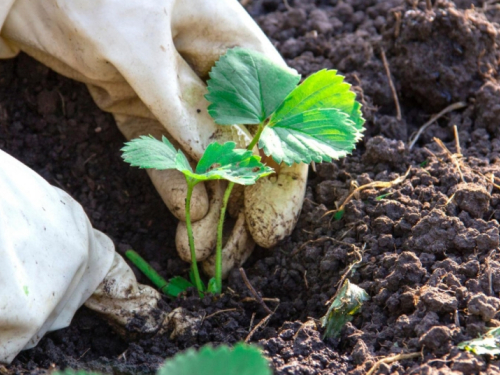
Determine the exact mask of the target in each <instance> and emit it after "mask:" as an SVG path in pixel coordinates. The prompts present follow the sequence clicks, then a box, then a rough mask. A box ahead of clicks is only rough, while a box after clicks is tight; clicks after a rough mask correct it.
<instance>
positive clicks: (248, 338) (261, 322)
mask: <svg viewBox="0 0 500 375" xmlns="http://www.w3.org/2000/svg"><path fill="white" fill-rule="evenodd" d="M273 314H274V313H273V312H271V313H270V314H269V315H267V316H266V317H265V318H264V319H262V320H261V321H260V322H259V323H258V324H257V325H256V326H255V327H254V328H253V329H252V330H251V331H250V333H249V334H248V336H247V337H246V338H245V342H249V341H250V339H251V338H252V336H253V335H254V333H255V332H256V331H257V330H258V329H259V328H260V327H262V326H263V325H264V324H266V323H267V322H268V321H269V319H271V316H273Z"/></svg>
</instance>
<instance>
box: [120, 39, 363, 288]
mask: <svg viewBox="0 0 500 375" xmlns="http://www.w3.org/2000/svg"><path fill="white" fill-rule="evenodd" d="M299 81H300V75H298V74H297V73H296V72H295V71H294V70H292V69H290V68H287V67H285V66H282V65H280V64H277V63H275V62H273V61H271V60H269V59H268V58H266V57H265V56H264V55H261V54H259V53H257V52H253V51H249V50H246V49H242V48H234V49H231V50H229V51H228V52H227V53H226V54H225V55H223V56H222V57H221V58H220V59H219V61H217V62H216V64H215V66H214V67H213V69H212V70H211V72H210V79H209V80H208V82H207V86H208V94H207V95H206V99H207V100H208V101H209V102H210V103H211V104H210V105H209V107H208V112H209V114H210V115H211V116H212V118H213V119H214V121H215V122H216V123H217V124H218V125H221V126H224V125H235V124H244V125H256V129H255V131H254V132H253V134H254V135H253V139H252V141H251V142H250V143H249V144H248V146H247V149H246V150H237V149H235V144H234V143H233V142H228V143H225V144H224V145H219V144H217V143H212V144H210V145H208V147H207V149H206V150H205V153H204V154H203V156H202V158H201V159H200V161H199V163H198V165H197V167H196V170H195V171H194V172H193V170H192V168H191V166H190V165H189V162H188V160H187V159H186V157H185V156H184V154H183V153H182V152H181V151H176V150H175V149H174V147H173V146H172V145H171V144H170V142H168V140H167V139H166V138H165V137H164V138H163V142H160V141H158V140H155V139H154V138H152V137H145V136H143V137H140V138H138V139H135V140H132V141H131V142H128V143H127V144H126V146H125V147H124V148H123V149H122V150H123V152H124V153H123V158H124V159H125V161H127V162H129V163H130V164H131V165H133V166H138V167H140V168H155V169H177V170H179V171H180V172H182V173H183V174H184V175H185V177H186V182H187V198H186V226H187V230H188V238H189V247H190V251H191V259H192V274H193V276H194V277H193V278H194V284H195V286H196V288H197V289H198V291H199V293H200V295H201V293H202V292H203V290H204V287H203V285H202V282H201V279H200V277H199V272H198V268H197V265H196V257H195V248H194V239H193V235H192V229H191V220H190V212H189V211H190V199H191V194H192V191H193V188H194V186H195V185H196V184H197V183H199V182H201V181H207V180H212V179H225V180H228V181H229V183H228V186H227V189H226V191H225V193H224V199H223V203H222V208H221V214H220V217H219V222H218V225H217V244H216V261H215V278H214V279H212V280H211V281H210V282H209V291H211V292H215V293H220V292H221V289H222V277H221V269H222V229H223V224H224V217H225V211H226V207H227V202H228V199H229V196H230V194H231V191H232V189H233V186H234V184H235V183H239V184H243V185H250V184H253V183H255V182H256V181H257V180H258V179H259V178H261V177H264V176H267V175H269V174H271V173H273V172H274V171H273V170H272V169H271V168H269V167H267V166H264V165H263V164H262V163H261V162H260V157H258V156H254V155H252V153H253V151H254V148H255V146H257V148H259V149H261V150H262V151H263V153H264V154H265V155H266V156H268V157H272V158H273V159H274V161H275V162H276V163H278V164H281V163H284V164H286V165H292V164H293V163H310V162H313V161H314V162H323V161H327V162H329V161H331V160H332V159H339V158H342V157H344V156H346V155H347V154H348V153H350V152H351V151H352V150H353V149H354V148H355V145H356V142H358V141H359V140H360V139H361V138H362V134H363V130H364V129H363V123H364V119H363V118H362V116H361V105H360V104H359V103H358V102H357V101H356V95H355V94H354V93H353V92H352V91H350V85H349V84H347V83H345V82H344V77H342V76H340V75H338V74H337V72H336V71H335V70H321V71H319V72H317V73H315V74H313V75H311V76H310V77H308V78H306V79H305V80H304V82H302V84H300V85H298V83H299Z"/></svg>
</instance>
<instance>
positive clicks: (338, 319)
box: [321, 279, 370, 337]
mask: <svg viewBox="0 0 500 375" xmlns="http://www.w3.org/2000/svg"><path fill="white" fill-rule="evenodd" d="M369 299H370V297H369V296H368V294H367V293H366V292H365V290H364V289H362V288H360V287H359V286H357V285H355V284H351V283H350V282H349V280H348V279H346V281H344V285H342V287H341V288H340V290H339V291H338V292H337V295H336V296H335V298H334V300H333V302H332V303H331V305H330V308H329V309H328V312H327V313H326V314H325V316H324V317H323V318H321V325H322V327H323V328H326V329H325V334H324V337H337V336H338V335H340V331H341V330H342V327H343V326H344V325H345V324H346V323H347V322H350V321H351V320H352V319H353V315H354V314H356V313H357V312H359V310H360V309H361V305H362V304H363V302H365V301H368V300H369Z"/></svg>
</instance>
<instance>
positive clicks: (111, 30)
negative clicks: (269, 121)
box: [0, 0, 307, 273]
mask: <svg viewBox="0 0 500 375" xmlns="http://www.w3.org/2000/svg"><path fill="white" fill-rule="evenodd" d="M4 19H5V22H4V25H3V28H2V29H1V33H0V57H2V55H3V56H4V57H9V56H13V55H15V54H16V53H17V52H18V51H19V50H22V51H25V52H26V53H28V54H29V55H31V56H33V57H34V58H36V59H38V60H39V61H41V62H43V63H44V64H46V65H47V66H49V67H50V68H52V69H54V70H55V71H57V72H59V73H61V74H63V75H65V76H68V77H70V78H73V79H76V80H78V81H81V82H84V83H86V84H87V86H88V88H89V91H90V93H91V95H92V97H93V98H94V100H95V101H96V103H97V104H98V106H99V107H100V108H101V109H103V110H105V111H109V112H111V113H112V114H113V115H114V117H115V119H116V122H117V124H118V127H119V128H120V130H121V132H122V133H123V134H124V135H125V137H126V138H127V139H131V138H135V137H137V136H139V135H143V134H152V135H153V136H155V137H160V136H161V135H162V134H163V135H166V136H167V137H168V138H169V139H170V140H171V141H172V142H173V143H174V145H176V146H178V147H181V148H182V149H183V150H184V151H185V153H186V154H187V155H189V156H190V157H191V158H192V159H193V160H194V161H196V160H198V159H199V158H200V156H201V155H202V153H203V150H204V149H205V148H206V146H207V145H208V144H209V143H210V142H213V141H214V140H218V141H227V140H235V141H236V142H237V143H238V144H239V146H241V147H244V146H245V145H246V144H248V142H249V140H250V135H249V133H248V130H247V129H246V128H245V127H244V126H239V125H235V126H223V127H222V126H221V127H219V126H217V125H215V124H214V122H213V120H212V119H211V118H210V116H209V115H208V113H207V106H208V103H207V101H206V100H205V98H204V95H205V93H206V87H205V83H204V80H205V79H206V78H207V77H208V72H209V70H210V68H211V67H212V66H213V64H214V62H215V61H216V60H217V59H218V58H219V56H220V55H221V54H223V53H224V52H225V51H226V49H228V48H230V47H234V46H241V47H244V48H250V49H254V50H257V51H260V52H262V53H264V54H266V55H267V56H268V57H269V58H271V59H273V60H274V61H276V62H278V63H281V64H284V62H283V60H282V59H281V57H280V56H279V54H278V52H277V51H276V50H275V49H274V47H273V46H272V44H271V43H270V42H269V41H268V39H267V38H266V37H265V35H264V34H263V33H262V31H261V30H260V29H259V28H258V26H257V25H256V24H255V23H254V22H253V20H252V19H251V18H250V16H249V15H248V14H247V13H246V12H245V11H244V9H243V8H242V7H241V6H240V5H239V4H238V2H237V1H236V0H217V1H209V0H163V1H145V0H122V1H115V0H96V1H92V2H87V1H69V2H68V1H60V0H38V1H32V0H3V3H2V4H0V26H1V22H2V21H3V20H4ZM149 173H150V177H151V179H152V181H153V183H154V185H155V187H156V188H157V190H158V192H159V194H160V195H161V197H162V198H163V200H164V202H165V203H166V204H167V206H168V207H169V209H170V210H171V211H172V213H173V214H174V215H175V216H176V217H177V218H179V219H180V220H181V223H180V224H179V227H178V231H177V238H176V243H177V249H178V251H179V254H180V256H181V257H182V258H183V259H184V260H186V261H189V260H190V256H189V249H188V241H187V235H186V227H185V224H184V223H183V222H182V221H183V220H185V216H184V197H185V192H186V185H185V182H184V179H183V177H182V175H181V174H180V173H179V172H176V171H161V172H160V171H152V172H149ZM306 179H307V165H304V164H301V165H294V166H292V167H286V166H282V168H281V169H280V172H279V174H278V175H277V176H273V177H270V178H268V179H264V180H261V181H259V182H258V183H257V184H256V185H254V186H252V187H249V188H246V189H245V191H244V194H240V195H241V198H242V199H240V200H238V199H236V198H235V199H233V201H234V203H233V207H232V210H230V211H231V212H233V213H234V216H235V217H236V224H235V227H234V229H233V231H232V234H231V235H230V237H229V240H228V241H227V244H226V246H225V249H224V252H223V258H224V269H225V270H226V271H227V270H229V269H230V268H231V267H232V266H233V265H239V264H240V263H242V262H243V261H244V260H245V259H246V258H247V257H248V256H249V254H250V252H251V251H252V249H253V247H254V242H253V240H255V242H256V243H257V244H259V245H261V246H263V247H271V246H273V245H275V244H276V243H277V241H279V240H280V239H282V238H283V237H285V236H286V235H288V234H289V233H290V232H291V231H292V229H293V227H294V226H295V223H296V220H297V217H298V214H299V211H300V208H301V206H302V201H303V196H304V192H305V184H306ZM222 188H223V184H220V183H213V184H211V185H210V186H207V187H205V186H203V185H201V184H200V185H198V186H197V187H196V189H195V192H194V194H193V198H192V208H191V215H192V219H193V221H196V222H195V223H194V226H193V230H194V233H195V244H196V248H197V255H198V259H199V260H203V259H207V258H209V257H210V255H211V254H212V250H213V248H214V246H215V236H216V222H217V219H218V215H219V208H220V205H221V198H220V197H221V191H222V190H221V189H222ZM240 193H241V191H240ZM243 195H244V199H243ZM249 232H250V233H249ZM212 262H213V259H208V260H207V263H206V264H205V267H204V268H205V270H206V271H208V272H209V273H211V272H213V267H211V264H212Z"/></svg>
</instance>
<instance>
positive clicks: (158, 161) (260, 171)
mask: <svg viewBox="0 0 500 375" xmlns="http://www.w3.org/2000/svg"><path fill="white" fill-rule="evenodd" d="M235 146H236V144H235V143H234V142H227V143H224V144H222V145H221V144H219V143H211V144H209V145H208V147H207V148H206V150H205V152H204V153H203V156H202V157H201V159H200V161H199V162H198V165H197V166H196V169H195V171H193V169H192V168H191V165H190V164H189V161H188V160H187V158H186V156H185V155H184V154H183V153H182V151H180V150H176V149H175V148H174V146H173V145H172V144H171V143H170V142H169V141H168V139H167V138H165V137H162V141H159V140H157V139H155V138H153V137H152V136H141V137H140V138H136V139H134V140H132V141H130V142H127V143H126V144H125V146H124V147H123V148H122V151H123V155H122V157H123V159H124V160H125V161H126V162H127V163H130V165H132V166H133V167H139V168H154V169H158V170H165V169H176V170H178V171H179V172H182V173H183V174H184V177H185V178H186V183H187V193H186V227H187V232H188V241H189V249H190V251H191V272H192V275H193V279H194V284H195V286H196V289H197V290H198V293H199V294H200V296H202V295H203V292H204V290H205V288H204V287H203V283H202V281H201V278H200V274H199V271H198V265H197V261H196V252H195V245H194V237H193V230H192V226H191V196H192V194H193V189H194V187H195V186H196V185H197V184H198V183H200V182H202V181H210V180H222V179H224V180H227V181H229V182H230V183H237V184H242V185H251V184H254V183H255V182H256V181H257V180H258V179H259V178H260V177H263V176H268V175H270V174H271V173H274V171H273V169H271V168H269V167H266V166H264V165H263V164H262V163H261V162H260V157H259V156H255V155H252V152H251V151H248V150H240V149H235ZM226 195H227V197H226ZM228 198H229V194H225V195H224V202H223V206H222V207H223V209H224V208H225V207H226V206H227V200H228ZM224 212H225V209H224ZM222 218H223V216H221V218H220V219H219V220H222ZM221 232H222V230H221ZM221 236H222V233H221ZM216 256H217V259H219V258H220V259H222V256H221V255H220V254H217V255H216ZM221 275H222V261H221V262H220V264H218V263H216V271H215V280H214V281H211V282H209V291H210V292H216V293H220V291H221V289H222V276H221Z"/></svg>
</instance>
